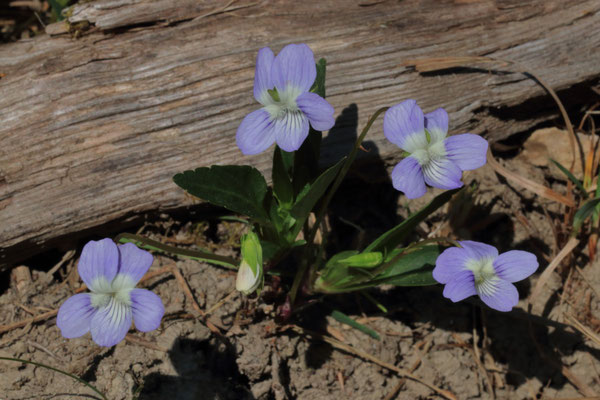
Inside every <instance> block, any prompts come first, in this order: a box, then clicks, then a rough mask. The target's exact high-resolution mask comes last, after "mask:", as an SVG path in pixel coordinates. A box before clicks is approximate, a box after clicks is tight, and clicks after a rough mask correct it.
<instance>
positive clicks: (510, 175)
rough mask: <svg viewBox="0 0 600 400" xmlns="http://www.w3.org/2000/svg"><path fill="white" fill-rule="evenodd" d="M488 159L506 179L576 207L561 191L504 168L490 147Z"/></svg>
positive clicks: (543, 195)
mask: <svg viewBox="0 0 600 400" xmlns="http://www.w3.org/2000/svg"><path fill="white" fill-rule="evenodd" d="M487 160H488V164H489V165H490V166H491V167H492V168H493V169H494V171H496V172H497V173H499V174H500V175H502V176H503V177H505V178H506V179H508V180H510V181H513V182H516V183H518V184H519V185H521V186H523V187H524V188H525V189H529V190H531V191H532V192H534V193H535V194H537V195H538V196H541V197H543V198H545V199H548V200H553V201H556V202H559V203H561V204H564V205H565V206H567V207H575V202H574V201H573V200H572V199H570V198H568V197H565V196H563V195H562V194H560V193H556V192H555V191H554V190H552V189H550V188H549V187H546V186H544V185H540V184H539V183H537V182H533V181H531V180H529V179H527V178H525V177H523V176H521V175H519V174H517V173H515V172H512V171H510V170H508V169H506V168H504V167H503V166H502V165H500V163H499V162H498V161H496V159H495V158H494V156H493V155H492V152H491V151H490V150H489V149H488V155H487Z"/></svg>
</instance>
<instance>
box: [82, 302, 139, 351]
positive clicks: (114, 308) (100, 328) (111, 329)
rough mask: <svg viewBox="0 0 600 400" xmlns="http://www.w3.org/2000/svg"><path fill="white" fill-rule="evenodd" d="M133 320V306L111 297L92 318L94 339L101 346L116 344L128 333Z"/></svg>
mask: <svg viewBox="0 0 600 400" xmlns="http://www.w3.org/2000/svg"><path fill="white" fill-rule="evenodd" d="M131 320H132V315H131V307H130V306H128V305H126V304H123V303H121V302H119V301H117V300H115V299H114V298H111V299H110V302H109V303H108V304H107V305H106V306H104V307H102V308H100V309H98V311H97V312H96V314H95V315H94V317H93V318H92V324H91V329H90V331H91V332H92V339H93V340H94V342H96V343H97V344H98V345H100V346H105V347H111V346H114V345H116V344H117V343H119V342H120V341H121V340H123V339H124V338H125V335H127V332H128V331H129V328H131Z"/></svg>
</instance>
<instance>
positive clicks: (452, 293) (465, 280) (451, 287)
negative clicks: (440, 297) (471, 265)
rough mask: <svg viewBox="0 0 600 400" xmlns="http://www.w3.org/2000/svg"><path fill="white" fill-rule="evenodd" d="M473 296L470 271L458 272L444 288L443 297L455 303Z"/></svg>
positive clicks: (472, 282) (473, 283)
mask: <svg viewBox="0 0 600 400" xmlns="http://www.w3.org/2000/svg"><path fill="white" fill-rule="evenodd" d="M475 294H477V291H476V290H475V278H474V277H473V273H472V272H471V271H462V272H459V273H458V274H456V275H455V277H454V279H452V280H451V281H450V282H448V283H447V284H446V286H445V287H444V297H446V298H448V299H450V300H452V301H453V302H455V303H456V302H457V301H461V300H464V299H466V298H467V297H469V296H473V295H475Z"/></svg>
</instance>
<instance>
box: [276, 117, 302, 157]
mask: <svg viewBox="0 0 600 400" xmlns="http://www.w3.org/2000/svg"><path fill="white" fill-rule="evenodd" d="M273 129H274V131H275V140H276V141H277V145H278V146H279V147H281V149H282V150H285V151H287V152H292V151H296V150H298V149H299V148H300V146H302V143H303V142H304V140H305V139H306V137H307V136H308V130H309V124H308V118H306V116H305V115H304V114H302V113H301V112H287V113H286V114H285V115H284V116H283V117H282V118H279V119H277V120H276V121H275V127H274V128H273Z"/></svg>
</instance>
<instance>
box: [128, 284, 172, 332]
mask: <svg viewBox="0 0 600 400" xmlns="http://www.w3.org/2000/svg"><path fill="white" fill-rule="evenodd" d="M131 310H132V312H133V322H134V323H135V327H136V328H137V329H138V330H139V331H142V332H149V331H153V330H155V329H156V328H158V327H159V326H160V320H161V319H162V317H163V315H164V313H165V308H164V306H163V303H162V300H161V299H160V297H158V296H157V295H156V294H154V293H152V292H151V291H149V290H146V289H133V290H132V291H131Z"/></svg>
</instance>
